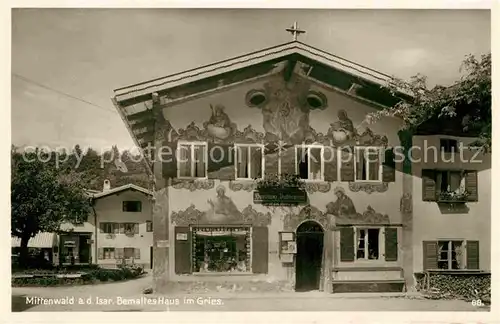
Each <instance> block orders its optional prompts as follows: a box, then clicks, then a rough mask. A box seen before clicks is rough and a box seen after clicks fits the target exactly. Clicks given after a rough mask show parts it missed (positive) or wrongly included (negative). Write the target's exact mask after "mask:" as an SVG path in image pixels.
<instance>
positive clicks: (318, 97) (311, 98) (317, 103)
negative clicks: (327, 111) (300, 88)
mask: <svg viewBox="0 0 500 324" xmlns="http://www.w3.org/2000/svg"><path fill="white" fill-rule="evenodd" d="M306 102H307V105H308V106H309V108H311V109H323V108H325V107H326V96H325V95H324V94H322V93H320V92H315V91H311V92H309V94H308V95H307V97H306Z"/></svg>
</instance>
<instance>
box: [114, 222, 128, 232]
mask: <svg viewBox="0 0 500 324" xmlns="http://www.w3.org/2000/svg"><path fill="white" fill-rule="evenodd" d="M114 226H115V230H116V228H119V232H120V234H123V233H125V224H123V223H119V224H117V223H115V224H114Z"/></svg>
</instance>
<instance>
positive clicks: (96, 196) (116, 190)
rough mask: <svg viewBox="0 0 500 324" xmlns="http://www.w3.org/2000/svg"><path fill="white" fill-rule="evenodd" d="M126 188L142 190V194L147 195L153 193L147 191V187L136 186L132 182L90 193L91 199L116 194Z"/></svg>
mask: <svg viewBox="0 0 500 324" xmlns="http://www.w3.org/2000/svg"><path fill="white" fill-rule="evenodd" d="M126 190H135V191H139V192H142V193H143V194H145V195H148V196H152V195H153V193H152V192H151V191H149V190H148V189H145V188H142V187H139V186H136V185H134V184H127V185H124V186H120V187H116V188H113V189H109V190H106V191H102V192H99V193H94V194H92V198H93V199H99V198H103V197H107V196H109V195H114V194H117V193H119V192H122V191H126Z"/></svg>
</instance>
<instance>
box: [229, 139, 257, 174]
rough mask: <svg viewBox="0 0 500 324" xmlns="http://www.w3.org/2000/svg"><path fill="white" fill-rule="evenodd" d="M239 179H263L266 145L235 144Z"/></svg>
mask: <svg viewBox="0 0 500 324" xmlns="http://www.w3.org/2000/svg"><path fill="white" fill-rule="evenodd" d="M234 148H235V150H234V151H235V159H234V161H235V165H236V178H237V179H261V178H262V176H263V172H262V170H263V168H264V154H263V151H264V146H263V145H255V144H250V145H249V144H236V145H235V147H234Z"/></svg>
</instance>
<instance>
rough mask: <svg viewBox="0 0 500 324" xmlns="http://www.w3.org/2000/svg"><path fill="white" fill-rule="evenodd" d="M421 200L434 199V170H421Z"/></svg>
mask: <svg viewBox="0 0 500 324" xmlns="http://www.w3.org/2000/svg"><path fill="white" fill-rule="evenodd" d="M422 200H423V201H436V175H435V171H434V170H422Z"/></svg>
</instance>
